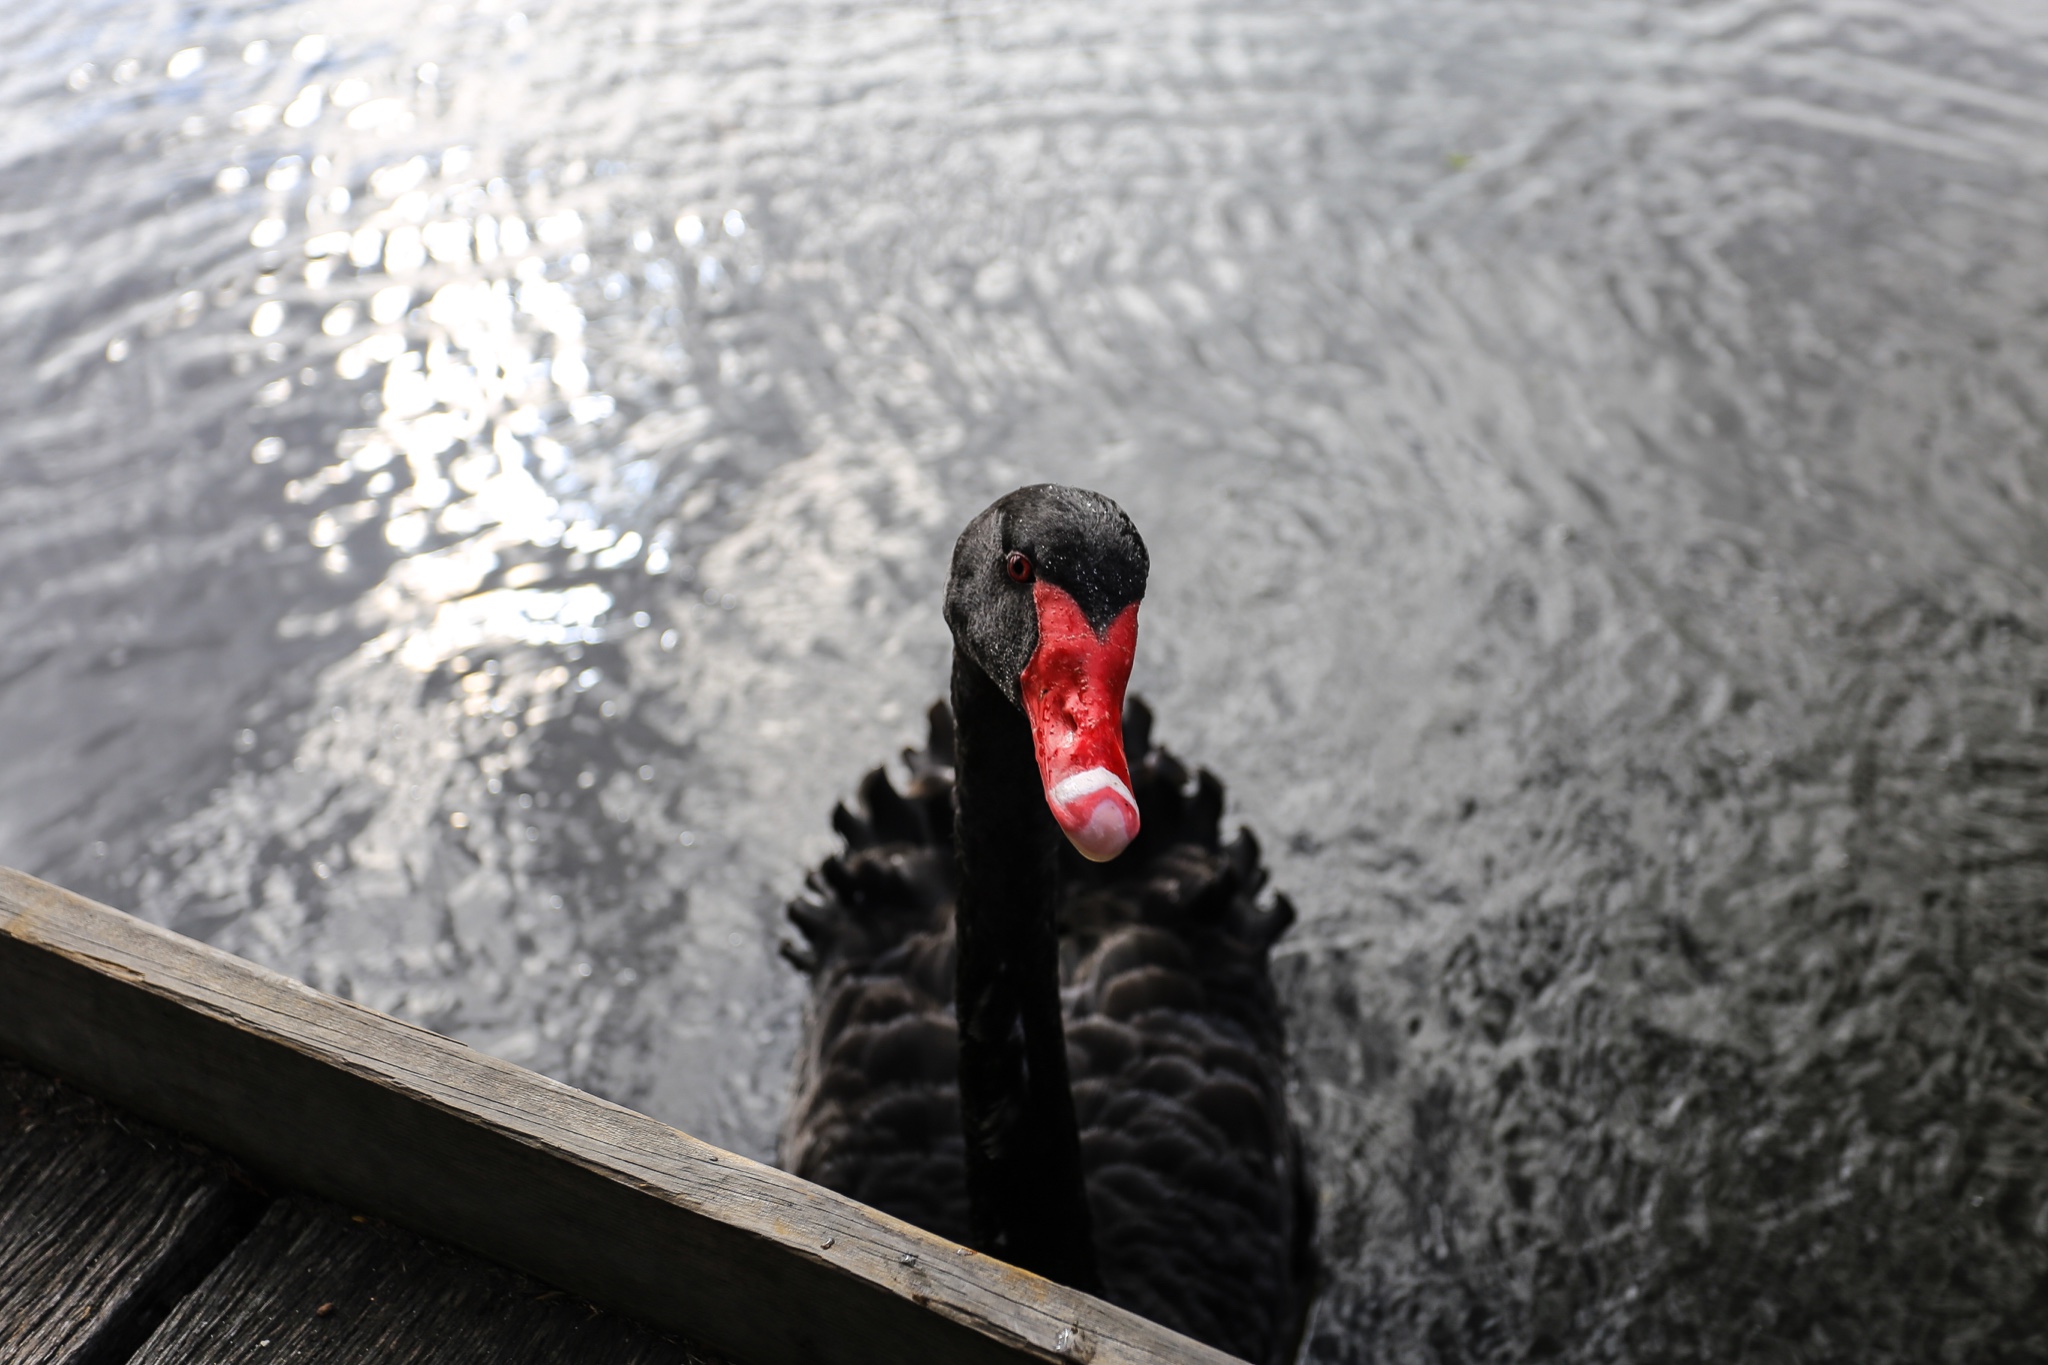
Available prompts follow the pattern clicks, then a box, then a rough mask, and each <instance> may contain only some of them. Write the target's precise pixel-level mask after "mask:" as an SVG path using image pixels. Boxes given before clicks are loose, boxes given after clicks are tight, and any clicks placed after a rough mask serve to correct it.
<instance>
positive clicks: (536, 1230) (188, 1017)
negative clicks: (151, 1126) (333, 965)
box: [0, 869, 1231, 1365]
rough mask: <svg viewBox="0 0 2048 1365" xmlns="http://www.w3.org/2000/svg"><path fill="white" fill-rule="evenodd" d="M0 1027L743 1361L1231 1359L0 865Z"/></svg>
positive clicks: (324, 1183)
mask: <svg viewBox="0 0 2048 1365" xmlns="http://www.w3.org/2000/svg"><path fill="white" fill-rule="evenodd" d="M0 1050H5V1051H8V1052H11V1053H13V1054H15V1055H17V1056H19V1057H22V1058H23V1059H25V1060H27V1061H29V1062H31V1063H32V1064H34V1065H36V1066H39V1067H42V1068H44V1069H46V1070H49V1071H51V1072H53V1073H54V1074H57V1075H60V1076H62V1077H64V1078H66V1079H68V1080H72V1081H74V1082H76V1083H77V1084H79V1085H82V1086H84V1087H86V1088H88V1089H90V1090H93V1091H94V1092H96V1093H98V1094H100V1095H103V1096H104V1097H106V1098H107V1099H109V1100H112V1101H113V1102H115V1103H117V1104H120V1105H123V1106H125V1107H128V1108H131V1109H134V1110H136V1111H137V1112H139V1113H142V1114H144V1115H146V1116H148V1117H150V1118H153V1119H156V1120H157V1121H159V1122H162V1123H165V1124H168V1125H171V1126H173V1127H177V1128H180V1129H183V1130H184V1131H187V1132H190V1133H192V1134H194V1135H195V1136H197V1137H199V1138H201V1139H202V1140H204V1141H206V1142H208V1143H210V1144H212V1145H214V1146H216V1147H218V1148H220V1149H221V1150H223V1151H225V1152H227V1153H230V1154H232V1155H233V1156H235V1157H236V1158H237V1159H239V1160H241V1161H243V1162H245V1163H247V1164H248V1165H250V1166H251V1167H252V1168H253V1169H255V1170H257V1171H260V1172H262V1173H264V1174H266V1175H268V1176H270V1177H271V1178H273V1179H274V1180H276V1181H277V1182H278V1183H279V1184H280V1185H283V1186H288V1187H295V1188H299V1189H304V1190H308V1191H311V1192H313V1193H316V1194H319V1195H323V1196H325V1197H327V1198H330V1199H333V1200H336V1201H338V1202H340V1203H343V1204H345V1205H347V1206H349V1207H351V1208H356V1209H361V1210H364V1211H366V1212H372V1213H376V1214H378V1215H381V1216H383V1217H386V1218H389V1219H391V1220H392V1221H394V1222H397V1223H400V1224H402V1225H404V1226H406V1227H409V1228H412V1229H413V1230H415V1231H417V1232H420V1233H423V1234H425V1235H427V1236H430V1237H436V1238H442V1239H446V1240H448V1241H451V1242H454V1243H456V1244H458V1245H461V1246H465V1247H468V1248H470V1249H472V1250H474V1251H477V1252H479V1253H481V1254H482V1255H484V1256H487V1257H490V1258H492V1259H494V1260H497V1261H500V1262H502V1263H504V1264H506V1265H508V1266H512V1267H515V1268H517V1269H519V1270H522V1271H525V1272H527V1273H529V1274H531V1275H534V1276H536V1277H537V1278H539V1279H541V1280H544V1281H547V1282H548V1283H551V1284H555V1285H559V1286H561V1287H562V1288H564V1289H568V1290H571V1291H573V1292H575V1293H577V1294H580V1295H582V1296H584V1297H586V1298H588V1299H589V1300H591V1301H592V1302H593V1303H596V1304H599V1305H602V1306H604V1307H606V1308H609V1309H611V1310H613V1311H616V1312H619V1313H622V1314H625V1315H627V1316H630V1317H636V1318H639V1319H642V1320H643V1321H645V1322H648V1323H650V1324H653V1325H655V1326H657V1327H660V1328H662V1329H665V1330H669V1331H673V1332H676V1333H678V1334H681V1335H683V1336H685V1337H688V1338H690V1339H692V1340H697V1341H702V1342H705V1343H706V1344H707V1345H708V1346H710V1347H711V1348H713V1349H715V1350H717V1351H720V1352H721V1353H723V1354H726V1355H728V1356H730V1357H731V1358H733V1359H734V1360H737V1361H741V1362H748V1363H750V1365H752V1363H754V1362H758V1363H759V1365H767V1363H768V1362H781V1361H791V1362H796V1361H802V1362H812V1361H818V1362H831V1363H834V1365H837V1363H838V1362H845V1365H867V1363H868V1362H874V1363H875V1365H881V1363H882V1362H891V1363H892V1365H893V1362H899V1361H905V1360H940V1361H948V1362H961V1365H972V1363H973V1362H992V1363H993V1362H1014V1361H1022V1360H1038V1361H1059V1360H1072V1361H1097V1362H1102V1363H1103V1365H1110V1363H1111V1362H1120V1363H1121V1362H1130V1363H1131V1365H1137V1362H1165V1361H1175V1362H1189V1363H1190V1365H1202V1363H1205V1362H1206V1363H1207V1365H1220V1363H1221V1362H1226V1361H1228V1360H1230V1359H1231V1357H1228V1356H1225V1355H1223V1354H1221V1353H1220V1352H1217V1351H1214V1350H1212V1349H1210V1348H1208V1347H1205V1346H1203V1345H1201V1344H1199V1343H1197V1342H1194V1341H1191V1340H1189V1339H1187V1338H1185V1337H1182V1336H1180V1335H1178V1334H1176V1333H1174V1332H1171V1331H1168V1330H1167V1329H1165V1328H1163V1327H1160V1326H1158V1325H1157V1324H1155V1323H1151V1322H1148V1321H1146V1320H1145V1319H1143V1318H1139V1317H1136V1316H1135V1315H1133V1314H1130V1313H1127V1312H1124V1311H1123V1310H1121V1309H1117V1308H1115V1307H1112V1306H1110V1305H1108V1304H1105V1303H1102V1302H1100V1301H1099V1300H1096V1299H1093V1298H1090V1297H1089V1296H1087V1295H1085V1294H1080V1293H1077V1292H1075V1291H1072V1290H1069V1289H1066V1288H1064V1287H1063V1286H1060V1285H1056V1284H1053V1283H1051V1282H1049V1281H1046V1280H1043V1279H1040V1278H1038V1277H1037V1276H1034V1275H1030V1274H1027V1273H1025V1272H1023V1271H1020V1270H1017V1269H1015V1268H1013V1267H1010V1266H1006V1265H1003V1264H1002V1263H1000V1262H997V1261H993V1260H991V1259H989V1258H987V1257H983V1256H978V1255H975V1254H974V1253H972V1252H970V1251H968V1250H967V1249H966V1248H964V1247H960V1246H957V1245H955V1244H953V1243H951V1242H947V1241H944V1240H942V1239H940V1238H937V1237H933V1236H930V1235H929V1234H926V1233H924V1232H921V1231H919V1230H918V1229H916V1228H913V1227H911V1226H909V1225H907V1224H904V1223H900V1222H897V1221H896V1220H894V1219H891V1218H888V1217H886V1216H885V1215H882V1214H880V1213H877V1212H875V1211H874V1210H872V1209H868V1208H866V1207H864V1206H862V1205H859V1204H856V1203H854V1202H852V1201H851V1200H847V1199H844V1198H842V1197H840V1196H838V1195H835V1194H832V1193H830V1192H829V1191H826V1190H823V1189H820V1188H818V1187H817V1186H814V1185H810V1184H808V1183H807V1182H804V1181H801V1180H798V1179H796V1178H795V1177H793V1176H790V1175H788V1174H786V1173H784V1172H782V1171H778V1170H775V1169H773V1168H772V1167H767V1166H763V1165H760V1164H758V1163H755V1162H752V1161H748V1160H746V1159H744V1158H741V1157H737V1156H734V1155H733V1154H731V1153H728V1152H722V1151H720V1150H718V1149H717V1148H714V1147H711V1146H709V1145H707V1144H705V1143H701V1142H698V1141H696V1140H695V1139H693V1138H691V1137H689V1136H687V1135H685V1134H683V1133H679V1132H677V1131H675V1130H674V1129H672V1128H669V1127H667V1126H665V1125H663V1124H661V1123H658V1122H656V1121H655V1120H653V1119H650V1118H647V1117H646V1116H645V1115H641V1114H636V1113H634V1112H632V1111H631V1110H628V1109H624V1108H622V1107H620V1106H618V1105H614V1104H609V1103H606V1102H605V1101H603V1100H599V1099H596V1098H594V1097H592V1096H589V1095H586V1094H583V1093H582V1092H580V1091H576V1090H572V1089H570V1088H569V1087H567V1086H564V1085H560V1084H558V1083H556V1082H554V1081H550V1080H548V1079H547V1078H545V1077H542V1076H538V1075H535V1074H534V1073H532V1072H529V1071H525V1070H522V1069H521V1068H519V1067H515V1066H512V1065H510V1064H509V1063H506V1062H502V1061H499V1060H497V1059H495V1058H491V1057H487V1056H484V1055H483V1054H481V1053H478V1052H475V1051H472V1050H471V1049H469V1048H467V1047H464V1046H462V1045H461V1044H459V1043H456V1042H454V1041H452V1040H450V1039H447V1038H443V1037H441V1036H440V1035H438V1034H435V1033H432V1032H430V1031H428V1030H426V1029H421V1028H417V1027H415V1026H412V1025H409V1024H406V1023H404V1022H402V1021H399V1020H394V1019H390V1018H387V1017H386V1016H383V1015H380V1014H377V1013H375V1012H374V1011H371V1010H366V1009H363V1008H361V1007H359V1006H355V1005H351V1004H349V1003H347V1002H345V1001H341V1000H336V999H334V998H332V997H330V996H326V995H322V994H321V993H319V992H317V991H314V990H311V989H309V988H307V987H305V986H302V985H300V984H299V983H297V982H294V981H291V980H289V979H287V978H285V977H281V976H279V975H277V974H275V973H273V972H268V971H265V970H263V969H262V968H259V967H256V966H254V965H253V964H251V963H247V962H244V961H241V960H240V959H237V958H234V957H230V956H228V955H227V954H224V953H221V952H218V951H216V950H214V949H211V948H208V947H206V946H205V945H203V944H199V943H195V942H192V941H191V940H189V939H185V938H182V937H180V936H178V935H176V934H172V933H170V932H168V931H165V930H162V929H158V928H155V927H154V926H151V925H148V924H145V923H143V922H142V921H140V920H136V919H134V918H132V917H130V916H127V915H124V914H121V913H120V912H119V911H116V910H111V909H108V908H107V907H105V906H101V905H96V904H94V903H92V902H90V901H87V900H84V899H83V898H81V897H77V896H73V895H71V894H70V893H68V892H65V891H62V890H59V889H58V888H56V887H53V886H49V885H47V884H45V883H42V882H39V881H36V880H35V879H34V878H31V877H28V876H26V875H24V874H21V873H18V872H12V871H8V870H6V869H0Z"/></svg>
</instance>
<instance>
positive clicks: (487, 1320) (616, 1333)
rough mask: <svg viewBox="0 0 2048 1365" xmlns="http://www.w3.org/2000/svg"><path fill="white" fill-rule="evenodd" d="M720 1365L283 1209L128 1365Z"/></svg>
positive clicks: (315, 1214)
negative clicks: (202, 1364) (286, 1364)
mask: <svg viewBox="0 0 2048 1365" xmlns="http://www.w3.org/2000/svg"><path fill="white" fill-rule="evenodd" d="M195 1360H203V1361H207V1362H208V1365H240V1363H241V1362H245V1361H246V1362H250V1365H256V1362H262V1365H275V1362H277V1361H283V1360H289V1361H293V1362H295V1365H352V1362H356V1361H378V1362H393V1363H396V1365H716V1362H714V1361H711V1360H709V1359H708V1358H707V1357H705V1356H702V1355H699V1354H697V1353H695V1352H693V1351H690V1350H689V1349H687V1348H686V1347H684V1346H682V1345H680V1344H678V1343H676V1342H673V1341H669V1340H666V1339H664V1338H662V1337H660V1336H657V1335H656V1334H654V1333H653V1332H651V1331H649V1330H648V1329H647V1328H645V1327H642V1326H641V1325H639V1324H638V1323H635V1322H632V1321H630V1320H628V1319H626V1318H621V1317H616V1316H614V1315H612V1314H609V1313H600V1312H598V1311H597V1310H596V1309H594V1308H592V1307H590V1306H589V1305H588V1304H586V1303H583V1302H582V1301H580V1300H577V1299H572V1298H568V1297H566V1296H564V1295H563V1294H562V1293H561V1292H560V1291H559V1290H549V1289H548V1288H547V1287H546V1286H545V1285H542V1284H540V1283H538V1282H536V1281H534V1280H530V1279H525V1278H524V1277H521V1276H518V1275H514V1274H512V1273H511V1272H509V1271H506V1270H502V1269H500V1268H498V1267H497V1266H494V1265H491V1264H490V1263H489V1262H487V1261H483V1260H479V1259H478V1258H477V1257H474V1256H471V1255H468V1254H466V1253H463V1252H459V1251H453V1250H450V1249H449V1248H447V1247H445V1246H440V1245H437V1244H435V1243H432V1242H427V1241H423V1240H422V1239H420V1238H418V1237H415V1236H413V1235H412V1234H410V1233H407V1232H402V1231H399V1230H398V1229H396V1228H392V1227H389V1226H388V1225H382V1224H378V1223H375V1222H371V1221H367V1220H364V1219H362V1218H361V1217H360V1216H356V1217H353V1218H352V1217H350V1216H349V1215H348V1214H345V1213H343V1212H342V1211H341V1210H340V1209H337V1208H335V1207H334V1206H333V1205H330V1204H321V1203H318V1202H316V1201H314V1200H310V1199H304V1198H298V1197H292V1198H284V1199H279V1200H277V1201H276V1202H275V1203H273V1204H272V1205H271V1206H270V1208H269V1210H268V1211H267V1212H266V1213H265V1215H264V1217H263V1221H262V1222H261V1224H259V1225H258V1226H257V1228H256V1230H255V1231H254V1232H252V1233H250V1234H249V1236H248V1237H246V1238H245V1239H243V1241H242V1242H241V1243H240V1244H239V1245H238V1246H236V1247H235V1249H234V1251H233V1252H232V1253H231V1254H230V1255H229V1256H228V1257H227V1258H226V1259H225V1260H223V1261H222V1262H221V1263H220V1265H219V1266H218V1267H217V1268H215V1270H214V1271H213V1273H212V1274H210V1275H209V1276H207V1278H206V1282H205V1283H204V1284H202V1285H200V1286H199V1287H198V1289H196V1290H195V1291H194V1292H193V1293H192V1294H191V1295H190V1296H189V1297H188V1298H186V1299H185V1300H184V1302H182V1303H180V1304H179V1305H178V1308H177V1310H176V1311H175V1312H174V1313H173V1314H172V1315H171V1316H170V1318H169V1319H168V1320H167V1321H166V1322H165V1323H164V1324H163V1326H162V1327H161V1328H159V1329H158V1330H157V1332H156V1334H155V1335H154V1336H152V1337H150V1339H149V1340H148V1341H147V1342H146V1343H145V1344H144V1345H143V1346H142V1349H141V1350H140V1351H138V1352H137V1353H136V1355H135V1357H134V1365H186V1362H188V1361H195Z"/></svg>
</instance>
